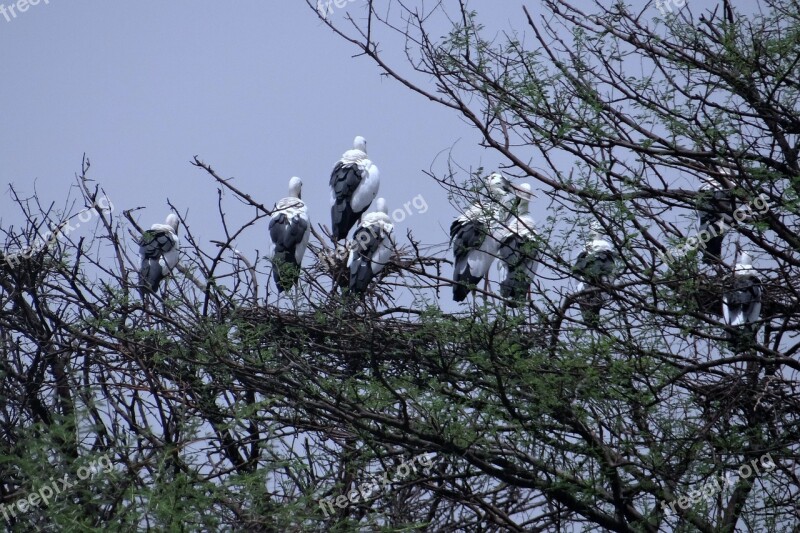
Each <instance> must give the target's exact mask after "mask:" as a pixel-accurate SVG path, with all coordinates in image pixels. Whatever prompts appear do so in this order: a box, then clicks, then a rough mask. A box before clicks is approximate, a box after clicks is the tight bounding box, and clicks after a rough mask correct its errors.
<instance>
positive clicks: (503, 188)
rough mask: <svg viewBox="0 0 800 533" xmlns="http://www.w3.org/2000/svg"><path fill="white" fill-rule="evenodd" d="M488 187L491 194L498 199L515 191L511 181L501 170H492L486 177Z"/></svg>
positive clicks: (494, 198)
mask: <svg viewBox="0 0 800 533" xmlns="http://www.w3.org/2000/svg"><path fill="white" fill-rule="evenodd" d="M486 188H487V189H489V196H490V197H491V198H492V199H493V200H496V201H501V200H502V199H504V198H505V197H506V196H507V195H509V194H513V193H514V190H513V189H512V187H511V183H509V181H508V180H507V179H506V178H505V176H503V175H502V174H500V173H499V172H492V173H491V174H489V175H488V176H487V177H486Z"/></svg>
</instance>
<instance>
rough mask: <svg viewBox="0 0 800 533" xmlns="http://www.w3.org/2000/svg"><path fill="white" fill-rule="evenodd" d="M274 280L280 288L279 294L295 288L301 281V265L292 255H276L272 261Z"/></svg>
mask: <svg viewBox="0 0 800 533" xmlns="http://www.w3.org/2000/svg"><path fill="white" fill-rule="evenodd" d="M272 279H274V280H275V286H276V287H278V294H280V293H282V292H283V291H287V290H289V289H291V288H292V287H294V284H295V283H297V280H299V279H300V265H298V264H297V262H296V261H295V258H294V256H293V255H292V254H276V256H275V257H273V260H272Z"/></svg>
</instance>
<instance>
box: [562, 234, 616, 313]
mask: <svg viewBox="0 0 800 533" xmlns="http://www.w3.org/2000/svg"><path fill="white" fill-rule="evenodd" d="M590 228H591V230H590V233H589V239H588V240H587V241H586V245H585V248H584V250H583V251H582V252H581V253H580V254H579V255H578V259H577V260H576V261H575V265H574V266H573V267H572V270H573V272H574V273H575V274H576V275H577V276H578V278H580V280H581V282H580V283H579V284H578V292H581V291H584V290H587V289H595V290H594V291H593V292H592V294H589V295H586V296H585V297H583V298H582V300H581V302H580V306H581V313H582V314H583V320H584V322H586V323H587V324H588V325H592V326H594V325H597V323H598V320H599V318H600V310H601V309H602V308H603V304H604V303H605V302H606V301H607V300H608V297H609V295H608V293H606V292H604V291H603V290H602V287H603V286H604V285H605V286H608V285H611V284H613V283H614V280H615V279H616V276H617V253H616V252H615V251H614V248H613V247H612V246H611V243H610V242H608V240H606V239H605V238H604V237H603V236H602V229H603V228H602V226H600V225H599V224H597V223H596V222H593V223H592V224H591V226H590Z"/></svg>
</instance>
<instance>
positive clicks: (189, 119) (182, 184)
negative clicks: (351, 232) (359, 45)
mask: <svg viewBox="0 0 800 533" xmlns="http://www.w3.org/2000/svg"><path fill="white" fill-rule="evenodd" d="M2 1H3V0H0V2H2ZM274 6H275V4H274V3H272V2H256V1H252V0H251V1H244V2H237V3H236V4H235V6H234V5H230V6H228V5H224V4H223V3H221V2H216V1H215V2H212V1H209V0H201V1H197V0H192V1H191V2H189V1H188V0H181V1H176V2H159V3H156V2H143V3H136V4H119V3H100V2H96V1H95V2H90V1H88V0H70V2H66V1H65V0H51V1H50V4H49V5H45V4H43V3H42V4H39V5H38V6H32V7H30V8H29V9H28V11H27V12H25V13H21V14H19V15H18V17H17V18H16V19H12V20H11V22H6V21H5V20H4V19H3V18H2V17H0V47H2V49H3V50H5V51H6V54H5V58H4V59H3V61H2V62H1V63H0V69H1V70H2V80H3V83H2V89H0V91H1V92H0V94H2V96H3V98H2V101H4V102H5V104H2V106H1V107H0V116H1V117H2V127H0V162H2V164H1V165H0V183H2V184H3V186H2V191H3V195H2V200H1V201H0V202H2V203H0V216H2V221H3V225H4V226H7V225H8V224H9V223H14V222H19V218H20V215H19V213H17V212H16V210H14V209H13V208H12V207H11V205H10V200H9V197H8V195H7V187H6V184H8V183H13V184H15V186H16V187H18V188H19V189H21V190H22V191H24V192H28V193H30V192H32V190H33V182H34V180H35V181H36V183H37V186H38V189H39V191H40V193H41V195H42V196H43V199H45V200H53V201H56V203H57V204H59V203H61V201H62V200H63V198H64V196H65V195H66V194H67V192H68V190H69V187H70V186H71V185H72V183H73V174H74V173H75V172H76V171H77V170H78V169H79V165H80V158H81V154H83V153H84V152H86V153H87V154H88V155H89V157H90V158H91V161H92V163H93V167H92V172H91V176H92V177H93V178H95V179H97V180H98V181H99V182H100V183H101V184H102V185H103V187H104V188H105V189H106V190H107V192H108V195H109V196H110V197H111V199H112V200H113V201H114V204H115V206H116V207H117V209H118V210H119V209H120V208H131V207H135V206H143V207H146V208H147V211H146V212H144V213H142V214H141V221H142V222H143V223H145V224H148V225H149V224H150V223H152V222H155V221H161V220H162V219H163V217H164V215H165V214H166V212H167V206H166V198H167V197H169V198H170V199H171V200H172V201H173V202H174V203H175V204H176V205H178V206H181V207H182V208H184V209H188V210H189V221H190V222H191V224H192V226H193V230H194V231H195V232H197V233H200V234H202V235H203V237H205V238H214V237H218V232H217V231H216V230H215V228H216V223H217V220H216V217H215V216H214V215H211V213H210V212H209V210H211V209H214V213H215V212H216V210H215V201H216V194H215V186H214V184H213V183H212V181H211V180H210V179H209V178H206V176H205V175H204V174H203V173H202V172H201V171H199V170H197V169H195V168H194V167H192V166H191V165H189V161H190V159H191V158H192V156H193V155H195V154H198V155H200V157H201V158H202V159H204V160H205V161H207V162H209V163H211V164H212V165H213V166H214V167H215V168H216V169H217V170H218V171H219V172H220V173H221V174H222V175H225V176H235V177H236V178H237V185H238V186H239V187H240V188H242V189H244V190H246V191H248V192H250V193H251V194H253V195H254V196H256V197H257V198H258V199H259V200H261V201H263V202H264V203H268V204H272V203H273V202H274V201H275V200H277V199H279V198H281V197H283V196H285V194H286V185H287V182H288V179H289V177H291V176H292V175H297V176H300V177H301V178H303V180H304V184H305V186H304V198H305V199H306V201H307V203H308V205H309V209H310V210H311V215H312V217H313V219H314V220H315V221H318V222H321V221H324V222H326V223H328V224H329V222H328V219H329V199H328V197H329V192H328V178H329V175H330V170H331V168H332V166H333V164H334V163H335V161H336V160H337V159H338V157H339V156H340V155H341V153H342V152H343V151H344V150H346V149H348V148H350V147H351V143H352V138H353V137H354V136H355V135H356V134H360V135H364V136H365V137H366V138H367V139H368V141H369V149H370V155H371V157H372V158H373V160H374V161H375V162H376V164H378V166H379V167H380V169H381V174H382V184H381V195H382V196H385V197H386V198H387V200H388V202H389V204H390V207H397V206H398V204H401V203H403V202H404V201H408V200H410V199H411V198H412V197H413V196H415V195H416V194H419V193H423V194H424V196H425V198H426V200H427V201H428V203H429V205H437V206H439V208H438V209H434V208H432V209H431V211H429V212H428V215H427V216H428V220H426V221H425V222H424V223H422V222H421V221H420V223H419V224H414V222H416V221H413V220H412V219H408V220H407V221H406V222H407V223H408V224H412V225H414V226H417V225H418V226H419V228H420V230H422V229H423V228H424V229H430V228H431V225H430V223H431V222H432V220H433V219H434V218H436V219H438V218H439V217H440V216H441V217H443V220H444V222H447V224H449V219H450V218H452V216H453V215H454V214H455V212H454V211H453V210H451V209H450V208H449V204H448V203H447V200H446V196H445V194H444V192H443V191H442V190H441V189H440V188H438V187H437V186H436V185H434V184H433V183H431V182H430V181H429V180H428V179H427V178H425V176H424V175H423V174H422V173H421V172H420V170H421V169H424V168H428V166H429V165H430V163H431V162H432V161H433V159H434V158H435V156H436V154H437V153H439V152H440V151H441V150H443V149H446V148H448V147H449V146H450V145H451V144H452V143H453V142H455V141H456V140H457V139H459V138H462V139H463V140H462V141H461V143H460V145H459V146H460V148H461V151H462V152H463V153H464V154H467V156H468V157H469V160H468V161H465V164H467V165H469V164H480V163H481V158H482V157H486V156H487V155H488V156H490V157H491V154H490V153H489V152H486V151H484V150H481V149H480V148H478V147H477V146H476V145H475V140H476V139H477V136H476V134H475V132H473V131H472V130H471V129H470V128H469V127H468V126H466V125H465V124H464V123H463V122H461V121H460V120H459V119H458V118H457V117H456V116H455V115H454V114H453V113H451V112H448V111H446V110H444V109H440V108H439V107H438V106H436V105H434V104H432V103H430V102H427V101H426V100H425V99H423V98H421V97H419V96H417V95H414V94H412V93H410V92H409V91H408V90H406V89H404V88H402V87H401V86H400V85H399V84H398V83H396V82H394V81H391V80H388V79H385V78H382V77H381V76H380V73H379V70H378V69H377V67H375V65H374V64H373V63H372V62H371V61H370V60H368V59H366V58H357V59H353V58H351V56H352V55H353V53H354V51H355V50H354V49H353V48H352V47H351V46H348V45H347V43H345V42H343V41H342V40H341V39H339V38H338V37H336V36H335V35H333V34H332V33H331V32H330V31H329V30H328V29H327V28H326V27H324V25H323V24H321V22H320V21H319V20H318V19H316V17H315V15H314V13H313V12H311V11H310V10H309V8H308V7H307V6H305V4H304V3H302V2H300V1H293V2H281V3H280V8H276V7H274ZM358 8H359V4H358V2H356V3H351V4H348V6H347V9H350V10H352V11H354V12H355V11H357V10H358ZM341 14H342V13H341V12H340V13H336V14H335V15H334V16H341ZM234 205H235V204H230V207H234ZM443 209H444V210H445V212H444V213H442V212H441V211H442V210H443ZM261 229H262V230H263V232H262V233H263V237H264V239H266V238H267V237H266V235H267V232H266V225H264V227H263V228H261ZM415 229H416V228H415ZM430 236H433V235H430ZM444 238H445V235H444V234H442V235H440V236H439V240H443V239H444ZM255 244H256V243H253V245H255Z"/></svg>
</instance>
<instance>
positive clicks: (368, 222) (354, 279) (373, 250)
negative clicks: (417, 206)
mask: <svg viewBox="0 0 800 533" xmlns="http://www.w3.org/2000/svg"><path fill="white" fill-rule="evenodd" d="M375 207H376V210H375V211H373V212H372V213H367V214H366V215H364V218H363V219H362V221H361V224H360V225H359V226H358V228H357V229H356V231H355V232H354V233H353V243H352V244H351V247H352V249H351V250H350V257H349V259H348V261H347V266H348V268H349V269H350V290H351V291H353V292H356V293H363V292H364V291H366V290H367V287H368V286H369V283H370V281H372V278H373V277H375V276H376V275H377V274H378V273H379V272H380V271H381V270H383V269H384V267H385V266H386V264H387V263H388V262H389V258H391V256H392V251H393V250H394V235H393V232H394V226H393V225H392V220H391V219H390V218H389V215H388V213H389V211H388V209H387V207H386V200H384V199H383V198H378V200H377V201H376V202H375Z"/></svg>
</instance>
